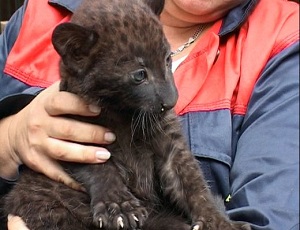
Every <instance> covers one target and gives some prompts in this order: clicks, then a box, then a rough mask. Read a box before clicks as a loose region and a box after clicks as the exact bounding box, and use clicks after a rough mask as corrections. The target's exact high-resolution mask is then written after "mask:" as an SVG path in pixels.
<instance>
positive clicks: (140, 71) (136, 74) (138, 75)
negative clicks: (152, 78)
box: [131, 69, 147, 84]
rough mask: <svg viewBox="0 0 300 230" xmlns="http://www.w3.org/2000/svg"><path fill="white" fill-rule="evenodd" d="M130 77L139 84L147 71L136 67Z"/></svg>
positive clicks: (144, 78)
mask: <svg viewBox="0 0 300 230" xmlns="http://www.w3.org/2000/svg"><path fill="white" fill-rule="evenodd" d="M131 77H132V79H133V80H134V81H135V82H136V83H138V84H140V83H142V82H143V81H144V80H146V78H147V72H146V70H144V69H138V70H136V71H134V72H132V73H131Z"/></svg>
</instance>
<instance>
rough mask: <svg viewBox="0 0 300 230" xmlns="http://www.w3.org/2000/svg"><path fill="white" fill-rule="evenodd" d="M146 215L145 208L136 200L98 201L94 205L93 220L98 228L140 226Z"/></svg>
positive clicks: (135, 227)
mask: <svg viewBox="0 0 300 230" xmlns="http://www.w3.org/2000/svg"><path fill="white" fill-rule="evenodd" d="M147 217H148V212H147V210H146V209H145V208H144V207H142V206H141V205H140V202H139V201H138V200H130V201H124V202H119V203H117V202H110V201H106V202H98V203H97V204H96V205H95V206H94V214H93V221H94V224H95V225H96V226H97V227H99V228H100V229H122V230H123V229H124V230H126V229H137V228H141V227H142V226H143V224H144V222H145V220H146V218H147Z"/></svg>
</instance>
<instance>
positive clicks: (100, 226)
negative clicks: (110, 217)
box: [99, 217, 103, 228]
mask: <svg viewBox="0 0 300 230" xmlns="http://www.w3.org/2000/svg"><path fill="white" fill-rule="evenodd" d="M99 228H103V220H102V218H101V217H100V218H99Z"/></svg>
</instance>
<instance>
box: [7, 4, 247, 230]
mask: <svg viewBox="0 0 300 230" xmlns="http://www.w3.org/2000/svg"><path fill="white" fill-rule="evenodd" d="M148 4H150V5H151V7H152V10H151V9H150V8H149V6H148V5H147V4H145V3H144V2H143V1H138V0H126V1H120V0H107V1H105V0H87V1H84V2H83V5H82V6H81V7H80V8H79V9H78V10H77V12H75V14H74V16H73V17H72V20H71V22H72V23H65V24H61V25H59V26H58V27H57V28H56V29H55V31H54V33H53V44H54V47H55V49H56V50H57V52H58V53H59V54H60V55H61V57H62V62H61V66H60V67H61V78H62V82H61V89H62V90H66V91H69V92H72V93H75V94H78V95H80V96H81V97H83V98H84V99H85V100H86V101H87V103H91V104H97V105H98V106H100V107H101V108H102V111H101V114H100V116H99V117H98V118H96V119H88V121H89V122H93V123H97V124H99V125H103V126H105V127H108V128H110V129H111V130H113V131H114V132H115V133H116V136H117V140H116V142H115V143H113V144H111V145H109V146H106V147H107V148H108V150H109V151H110V152H111V153H112V157H111V159H110V160H109V161H108V162H107V163H105V164H97V165H90V164H89V165H84V164H72V163H63V164H64V166H65V168H66V170H68V171H69V172H70V174H71V175H72V176H73V177H74V178H76V180H78V181H79V182H81V183H82V185H83V186H84V188H85V189H86V190H87V194H86V193H83V192H78V191H75V190H72V189H70V188H68V187H67V186H65V185H63V184H60V183H57V182H54V181H51V180H50V179H48V178H46V177H45V176H43V175H40V174H37V173H35V172H33V171H31V170H29V169H27V168H25V169H24V171H23V172H22V175H21V177H20V180H19V181H18V183H17V184H16V186H15V187H14V189H13V190H12V191H11V192H10V194H9V195H7V196H6V198H5V202H6V203H5V212H6V213H13V214H16V215H20V216H22V217H23V219H24V220H25V221H26V223H27V224H28V226H29V227H30V229H31V230H54V229H57V230H58V229H59V230H75V229H76V230H79V229H80V230H84V229H98V228H97V227H99V225H100V221H99V220H100V219H101V220H102V224H103V226H104V227H103V229H109V230H113V229H120V228H121V227H120V226H121V225H122V224H123V225H124V226H123V229H143V230H150V229H151V230H190V229H192V226H197V225H198V226H199V227H200V228H199V229H210V230H217V229H220V230H221V229H222V230H229V229H236V230H238V229H249V228H248V226H246V225H243V224H238V223H233V222H231V221H229V220H228V219H227V218H226V217H225V216H224V215H223V214H222V213H221V212H220V211H219V210H218V209H217V207H216V205H215V204H214V202H213V199H212V196H211V193H210V191H209V189H208V187H207V184H206V183H205V182H204V178H203V176H202V174H201V171H200V169H199V166H198V163H197V161H196V160H195V159H194V157H193V156H192V154H191V153H190V151H189V150H188V147H187V145H186V143H185V140H184V138H183V136H182V134H181V128H180V124H179V121H178V120H177V118H176V115H175V114H174V112H173V111H172V108H173V106H174V105H175V103H176V100H177V91H176V88H175V85H174V82H173V77H172V73H171V70H170V65H171V60H170V49H169V45H168V43H167V41H166V38H165V37H164V35H163V31H162V28H161V25H160V23H159V20H158V18H157V16H156V15H155V13H156V14H159V13H160V12H161V9H162V6H163V1H148ZM154 12H155V13H154ZM78 119H83V118H78ZM136 219H138V221H136Z"/></svg>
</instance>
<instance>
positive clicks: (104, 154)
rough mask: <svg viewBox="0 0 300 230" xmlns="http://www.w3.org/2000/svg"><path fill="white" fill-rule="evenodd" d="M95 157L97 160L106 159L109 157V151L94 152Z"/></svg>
mask: <svg viewBox="0 0 300 230" xmlns="http://www.w3.org/2000/svg"><path fill="white" fill-rule="evenodd" d="M96 157H97V159H99V160H107V159H109V158H110V152H108V151H102V150H99V151H97V152H96Z"/></svg>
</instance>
